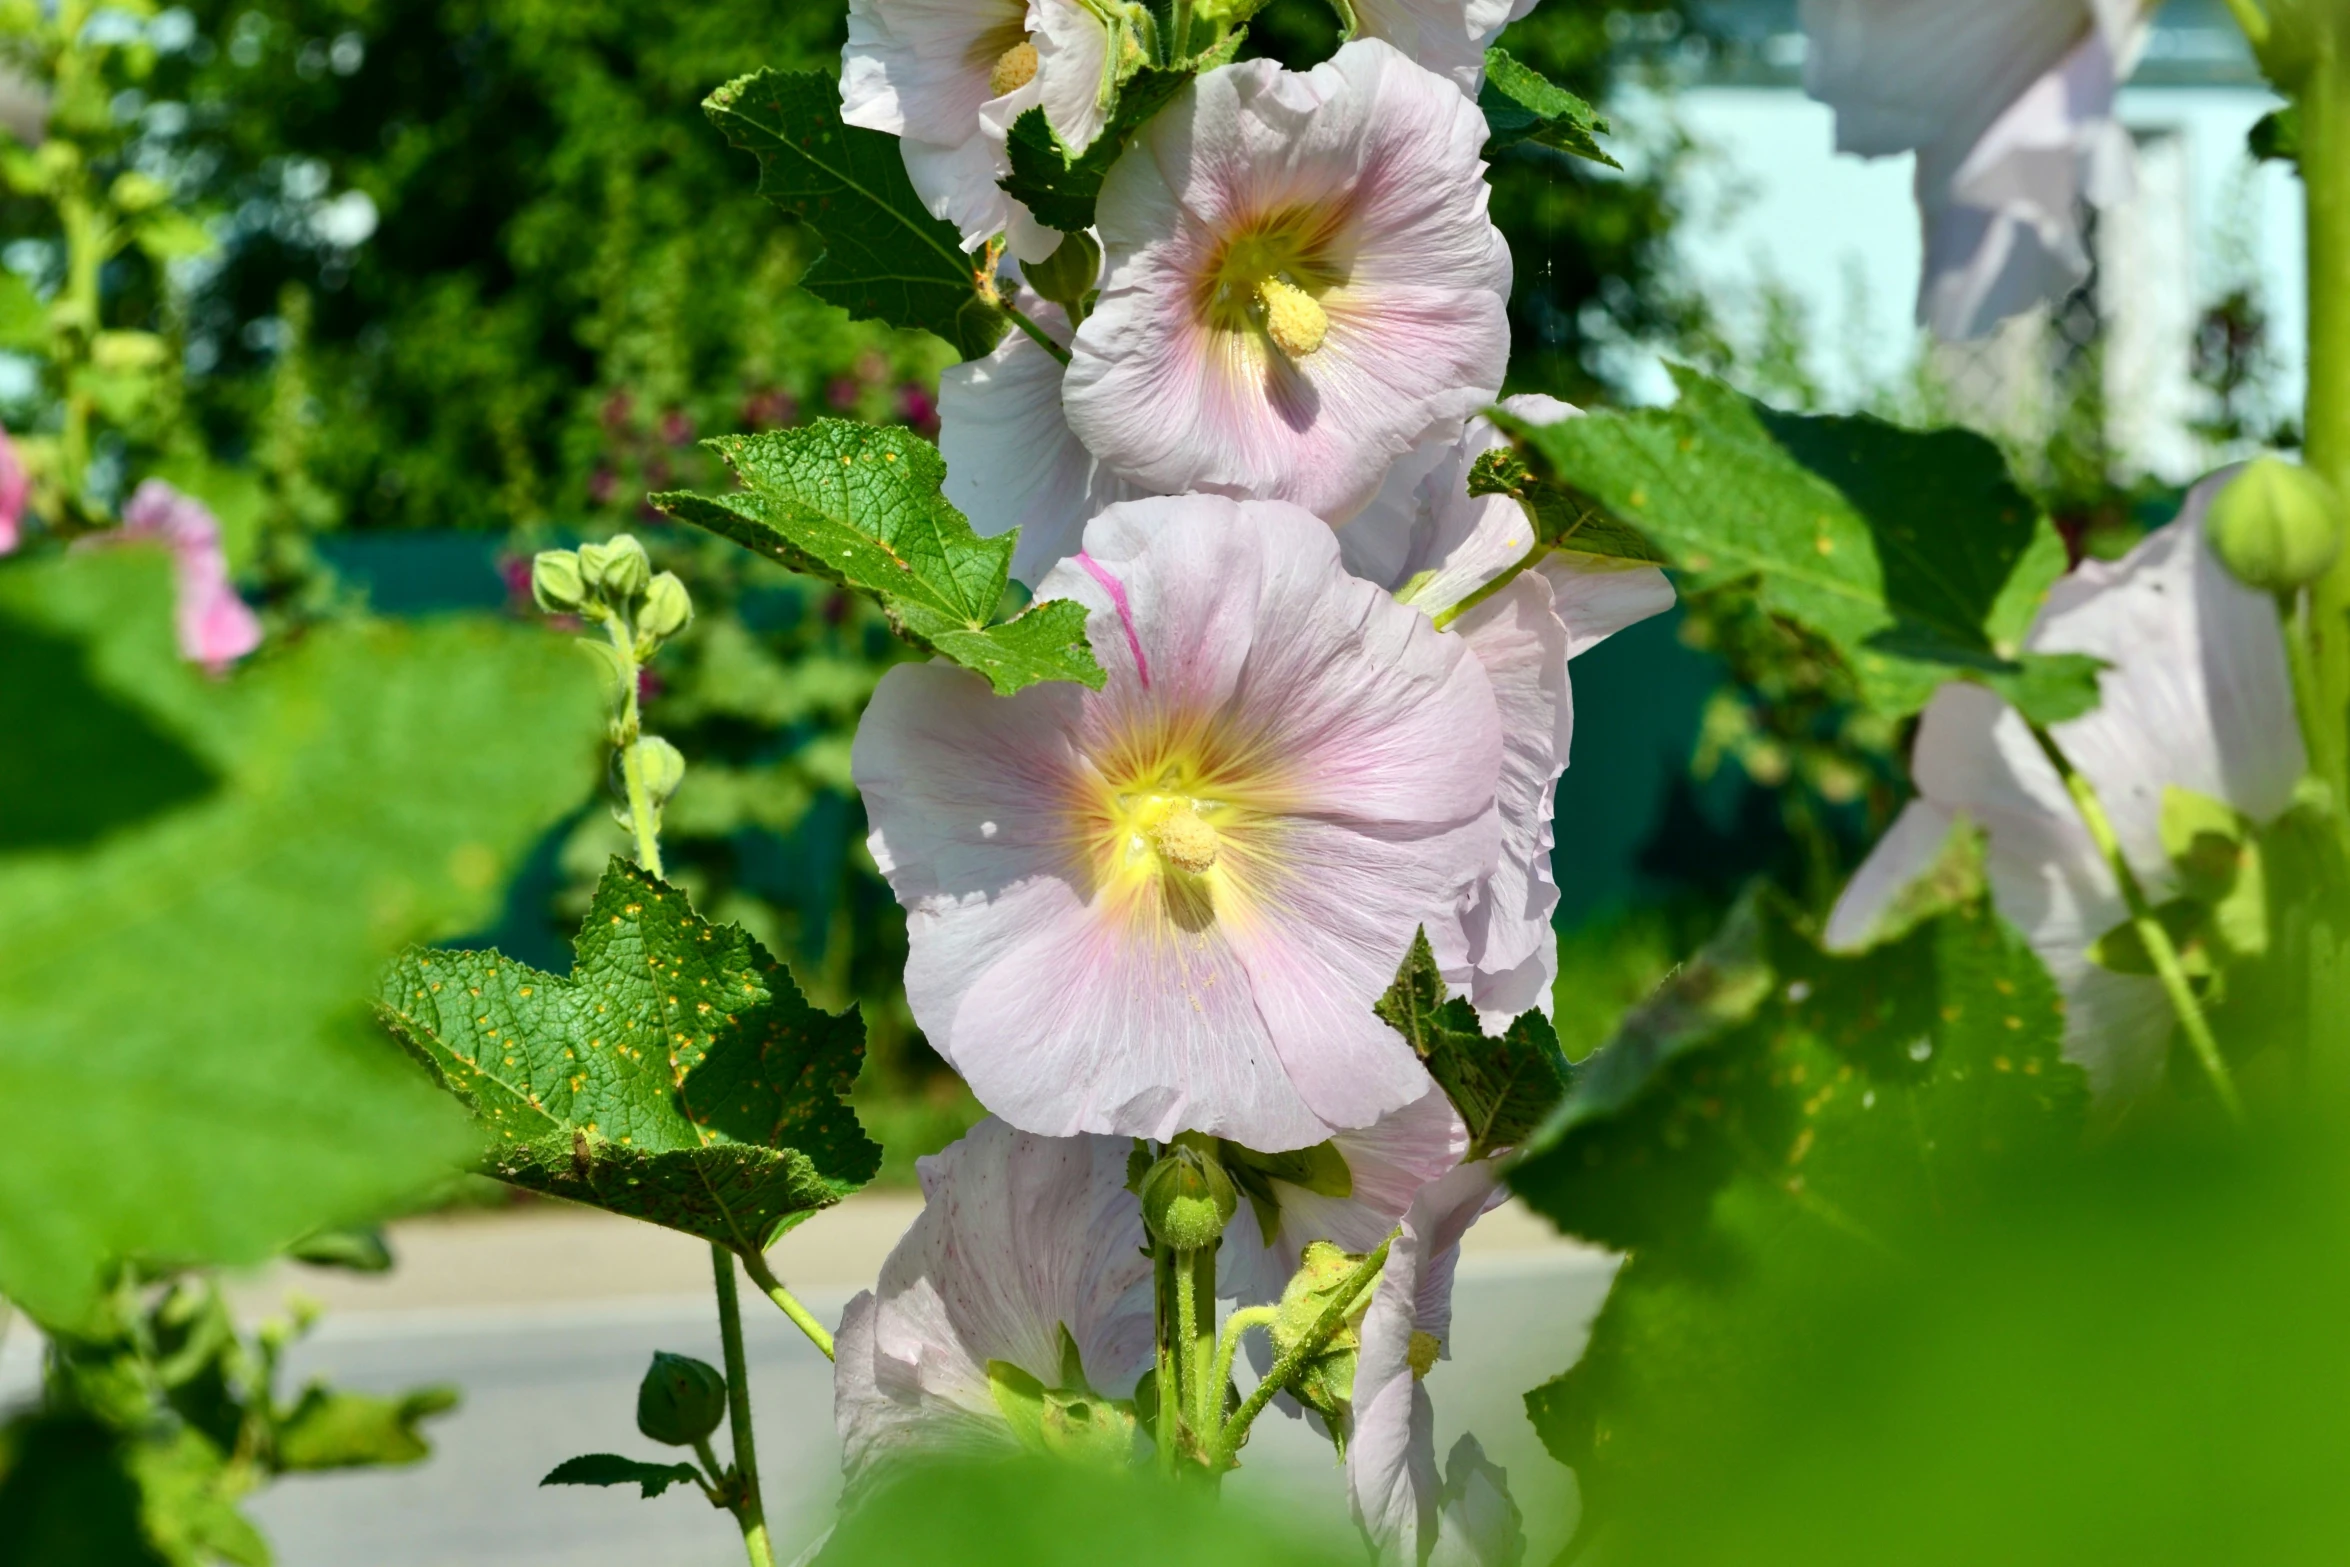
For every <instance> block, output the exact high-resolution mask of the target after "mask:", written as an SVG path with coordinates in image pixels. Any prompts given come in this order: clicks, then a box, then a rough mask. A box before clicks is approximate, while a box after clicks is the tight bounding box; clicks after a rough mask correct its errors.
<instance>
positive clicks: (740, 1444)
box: [710, 1241, 775, 1567]
mask: <svg viewBox="0 0 2350 1567" xmlns="http://www.w3.org/2000/svg"><path fill="white" fill-rule="evenodd" d="M710 1277H711V1281H712V1282H713V1283H714V1284H715V1285H716V1286H717V1288H718V1338H719V1342H720V1343H722V1344H724V1345H725V1346H726V1423H727V1426H728V1428H729V1429H730V1430H732V1432H733V1433H734V1475H735V1484H734V1493H733V1500H734V1516H735V1521H736V1522H737V1523H739V1524H741V1525H742V1530H743V1550H744V1552H745V1554H747V1555H748V1556H749V1557H750V1559H751V1567H775V1552H774V1550H773V1549H772V1548H770V1547H769V1545H768V1543H767V1508H766V1504H765V1503H764V1502H762V1501H761V1500H760V1497H759V1448H758V1444H757V1443H756V1442H755V1441H753V1440H752V1437H751V1373H750V1368H749V1367H748V1366H747V1365H746V1364H745V1363H744V1360H743V1312H742V1305H741V1303H740V1302H739V1301H738V1300H737V1299H736V1298H735V1292H734V1253H733V1252H731V1251H729V1250H727V1249H726V1248H725V1247H724V1246H721V1245H719V1244H717V1243H716V1242H715V1241H713V1242H712V1243H711V1245H710Z"/></svg>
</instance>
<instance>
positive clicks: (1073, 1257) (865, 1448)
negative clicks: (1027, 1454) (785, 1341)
mask: <svg viewBox="0 0 2350 1567" xmlns="http://www.w3.org/2000/svg"><path fill="white" fill-rule="evenodd" d="M1132 1147H1133V1144H1132V1143H1130V1142H1128V1141H1127V1140H1125V1139H1123V1138H1112V1137H1072V1138H1046V1137H1034V1136H1031V1135H1029V1134H1028V1133H1026V1132H1016V1131H1014V1130H1013V1129H1012V1128H1011V1127H1009V1126H1006V1125H1005V1124H1004V1123H1003V1122H1001V1121H998V1120H995V1119H993V1118H990V1119H988V1120H985V1121H982V1122H980V1123H979V1124H978V1125H977V1126H975V1127H973V1128H972V1129H971V1130H970V1131H969V1132H968V1133H966V1134H965V1135H964V1136H963V1138H962V1140H961V1141H960V1142H957V1143H956V1144H955V1145H954V1146H953V1147H951V1148H949V1149H947V1150H946V1151H945V1152H944V1153H939V1154H933V1155H931V1156H930V1157H929V1158H926V1159H924V1160H922V1161H921V1162H920V1164H919V1167H918V1168H919V1169H920V1172H921V1177H922V1198H923V1205H922V1212H921V1214H920V1216H919V1217H917V1218H916V1219H915V1220H914V1223H913V1226H912V1227H911V1228H910V1229H908V1230H907V1231H906V1234H905V1237H904V1238H903V1239H902V1240H900V1241H899V1242H898V1244H897V1246H896V1248H895V1249H894V1250H892V1251H891V1252H890V1254H889V1260H888V1261H887V1262H885V1263H884V1264H882V1269H881V1278H880V1281H879V1282H878V1283H877V1284H876V1285H875V1287H874V1288H873V1289H871V1290H868V1291H866V1292H865V1293H863V1294H861V1295H859V1296H857V1298H856V1299H854V1300H852V1301H850V1302H849V1305H848V1310H847V1311H846V1312H845V1313H844V1314H843V1315H842V1317H841V1325H840V1337H839V1339H838V1341H837V1342H836V1343H835V1345H834V1346H833V1348H834V1353H835V1355H836V1356H837V1364H836V1369H835V1370H834V1372H833V1414H834V1420H835V1422H836V1424H837V1425H838V1427H839V1430H840V1440H841V1467H842V1469H843V1471H844V1472H845V1473H846V1475H847V1477H848V1485H849V1488H850V1490H851V1491H855V1490H856V1489H857V1488H859V1487H860V1486H861V1485H863V1484H865V1483H866V1482H868V1481H869V1480H870V1479H871V1478H872V1477H873V1476H874V1475H875V1473H876V1471H877V1470H879V1469H880V1468H882V1467H885V1466H886V1465H887V1464H888V1463H889V1462H890V1461H891V1460H893V1459H897V1458H903V1457H912V1456H917V1455H920V1454H925V1453H934V1454H935V1453H975V1452H976V1453H985V1452H990V1451H1015V1450H1017V1448H1018V1446H1019V1444H1020V1438H1019V1436H1018V1435H1017V1434H1016V1433H1015V1430H1014V1428H1013V1426H1012V1424H1011V1422H1010V1421H1009V1420H1008V1419H1006V1417H1005V1413H1004V1411H1003V1409H1002V1408H1001V1406H1000V1405H999V1404H998V1403H997V1402H996V1397H995V1393H994V1390H993V1387H992V1386H991V1383H990V1379H989V1375H988V1367H989V1364H990V1363H991V1362H1003V1363H1005V1364H1008V1365H1011V1366H1015V1367H1017V1368H1019V1370H1021V1371H1024V1372H1026V1373H1027V1374H1028V1375H1029V1376H1032V1377H1034V1378H1036V1380H1037V1381H1038V1382H1039V1383H1041V1384H1043V1386H1044V1387H1045V1388H1047V1389H1052V1390H1056V1391H1061V1392H1071V1393H1090V1394H1092V1395H1097V1396H1098V1397H1100V1398H1115V1399H1123V1398H1129V1397H1132V1396H1133V1393H1134V1384H1135V1382H1136V1381H1137V1380H1138V1379H1139V1378H1140V1377H1141V1375H1142V1373H1143V1372H1145V1371H1147V1370H1149V1369H1150V1366H1151V1361H1152V1356H1153V1343H1152V1322H1151V1259H1150V1255H1149V1251H1148V1247H1149V1242H1148V1239H1147V1237H1146V1236H1145V1235H1144V1233H1143V1227H1142V1205H1141V1203H1140V1202H1139V1201H1138V1200H1137V1199H1136V1197H1135V1196H1134V1194H1133V1193H1132V1192H1130V1191H1128V1190H1127V1189H1126V1158H1127V1154H1128V1152H1129V1151H1130V1150H1131V1149H1132ZM1064 1335H1065V1336H1066V1339H1067V1341H1068V1343H1071V1344H1074V1345H1075V1347H1076V1350H1077V1358H1078V1361H1079V1365H1078V1366H1077V1367H1076V1368H1072V1367H1070V1366H1069V1365H1068V1364H1067V1361H1066V1358H1065V1351H1064V1342H1063V1341H1064ZM1072 1369H1075V1370H1077V1371H1078V1372H1079V1373H1080V1379H1081V1383H1082V1386H1080V1387H1072V1386H1071V1377H1070V1372H1071V1370H1072ZM1100 1419H1101V1420H1104V1421H1109V1422H1112V1423H1110V1424H1108V1425H1106V1426H1105V1425H1102V1424H1098V1423H1097V1424H1095V1425H1094V1428H1093V1430H1092V1431H1091V1432H1090V1433H1088V1434H1089V1435H1091V1436H1092V1437H1094V1439H1095V1440H1097V1441H1102V1440H1105V1439H1106V1440H1107V1442H1108V1445H1110V1446H1112V1447H1114V1446H1115V1438H1116V1436H1117V1434H1118V1431H1119V1430H1120V1428H1121V1424H1122V1423H1121V1422H1117V1420H1116V1417H1115V1416H1113V1415H1111V1414H1110V1413H1109V1412H1108V1411H1106V1410H1105V1411H1103V1412H1102V1415H1101V1417H1100Z"/></svg>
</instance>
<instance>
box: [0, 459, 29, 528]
mask: <svg viewBox="0 0 2350 1567" xmlns="http://www.w3.org/2000/svg"><path fill="white" fill-rule="evenodd" d="M30 488H31V483H30V481H29V480H28V479H27V478H26V476H25V471H24V460H23V459H22V458H20V457H18V456H17V455H16V443H15V442H13V441H11V440H9V438H8V431H7V430H5V429H0V555H7V554H11V553H13V552H14V551H15V549H16V546H17V541H18V540H19V538H20V537H21V536H22V529H23V527H24V502H25V492H26V491H27V490H28V489H30Z"/></svg>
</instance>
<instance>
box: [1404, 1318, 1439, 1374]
mask: <svg viewBox="0 0 2350 1567" xmlns="http://www.w3.org/2000/svg"><path fill="white" fill-rule="evenodd" d="M1443 1350H1444V1341H1443V1340H1442V1339H1439V1338H1438V1337H1437V1336H1436V1335H1435V1334H1433V1333H1422V1332H1419V1331H1418V1330H1416V1329H1415V1330H1414V1331H1413V1333H1412V1339H1411V1342H1410V1343H1409V1344H1406V1345H1405V1346H1404V1352H1403V1358H1404V1359H1405V1360H1406V1361H1407V1362H1409V1363H1410V1365H1411V1368H1412V1375H1413V1376H1414V1377H1415V1378H1418V1377H1424V1376H1426V1375H1427V1374H1428V1373H1429V1372H1430V1371H1433V1370H1434V1369H1435V1368H1436V1357H1437V1356H1438V1355H1439V1354H1441V1353H1442V1352H1443Z"/></svg>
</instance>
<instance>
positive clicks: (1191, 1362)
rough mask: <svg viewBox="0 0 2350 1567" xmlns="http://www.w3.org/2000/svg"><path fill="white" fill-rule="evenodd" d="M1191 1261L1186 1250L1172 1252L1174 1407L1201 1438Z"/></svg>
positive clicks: (1203, 1422)
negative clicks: (1177, 1368) (1176, 1394)
mask: <svg viewBox="0 0 2350 1567" xmlns="http://www.w3.org/2000/svg"><path fill="white" fill-rule="evenodd" d="M1192 1261H1193V1254H1192V1253H1190V1252H1188V1251H1178V1252H1177V1253H1176V1254H1175V1344H1176V1352H1177V1360H1178V1364H1179V1366H1180V1368H1181V1369H1180V1371H1179V1373H1178V1382H1177V1386H1178V1387H1180V1388H1181V1390H1182V1391H1181V1394H1180V1396H1179V1397H1178V1398H1177V1400H1176V1406H1177V1407H1178V1408H1180V1409H1181V1410H1182V1411H1183V1412H1184V1415H1185V1417H1186V1418H1187V1419H1189V1420H1190V1421H1191V1426H1192V1429H1193V1430H1194V1431H1196V1432H1198V1433H1200V1435H1201V1436H1202V1438H1203V1439H1204V1438H1205V1436H1206V1434H1207V1431H1208V1422H1207V1417H1206V1413H1205V1410H1206V1394H1205V1393H1203V1392H1202V1391H1201V1388H1200V1383H1201V1382H1202V1381H1203V1380H1205V1379H1204V1378H1203V1376H1202V1375H1201V1372H1202V1370H1203V1369H1204V1368H1203V1367H1202V1366H1201V1365H1200V1363H1199V1350H1198V1341H1199V1289H1198V1284H1199V1279H1198V1275H1197V1270H1195V1269H1194V1268H1193V1267H1192ZM1208 1309H1209V1310H1210V1311H1213V1310H1214V1309H1215V1305H1214V1302H1213V1301H1211V1302H1210V1303H1209V1308H1208Z"/></svg>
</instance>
